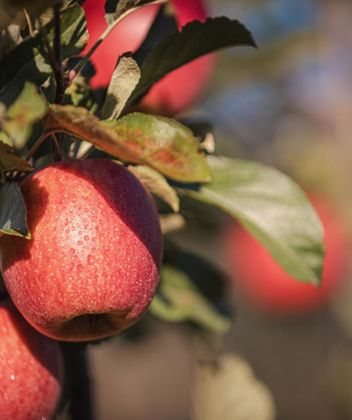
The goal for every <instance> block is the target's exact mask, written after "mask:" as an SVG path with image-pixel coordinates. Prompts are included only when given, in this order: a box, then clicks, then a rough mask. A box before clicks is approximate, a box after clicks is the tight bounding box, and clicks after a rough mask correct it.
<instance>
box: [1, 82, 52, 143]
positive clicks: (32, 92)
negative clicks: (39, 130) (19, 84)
mask: <svg viewBox="0 0 352 420" xmlns="http://www.w3.org/2000/svg"><path fill="white" fill-rule="evenodd" d="M47 109H48V106H47V103H46V101H45V99H44V98H43V96H42V95H41V94H40V93H39V92H38V90H37V87H36V86H35V85H33V84H32V83H29V82H26V83H25V85H24V88H23V90H22V92H21V93H20V95H19V96H18V98H17V99H16V101H15V102H14V103H13V104H12V105H11V106H10V107H9V108H8V109H7V110H6V112H5V115H4V117H3V118H1V123H2V128H3V130H4V131H5V132H6V133H7V134H8V135H9V137H10V138H11V139H12V140H13V141H14V143H15V144H16V145H20V147H23V145H24V143H25V142H26V141H27V140H28V138H29V137H30V135H31V134H32V126H33V124H34V123H36V122H37V121H39V120H40V119H41V118H42V117H43V116H44V115H45V113H46V111H47Z"/></svg>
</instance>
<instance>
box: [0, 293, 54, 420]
mask: <svg viewBox="0 0 352 420" xmlns="http://www.w3.org/2000/svg"><path fill="white" fill-rule="evenodd" d="M61 376H62V361H61V355H60V350H59V346H58V344H57V343H56V342H55V341H52V340H49V339H48V338H46V337H44V336H42V335H41V334H39V333H38V332H37V331H35V330H34V329H33V328H32V327H31V326H30V325H29V324H27V322H26V321H25V320H24V319H23V318H22V316H21V315H20V314H19V313H18V312H17V310H16V308H15V307H14V306H13V304H12V303H11V301H10V300H9V299H4V300H1V301H0V384H1V386H0V419H1V420H31V419H33V420H37V419H49V418H52V416H53V415H54V413H55V409H56V406H57V404H58V401H59V398H60V394H61Z"/></svg>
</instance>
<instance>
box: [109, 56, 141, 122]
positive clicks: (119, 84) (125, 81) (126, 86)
mask: <svg viewBox="0 0 352 420" xmlns="http://www.w3.org/2000/svg"><path fill="white" fill-rule="evenodd" d="M140 77H141V72H140V70H139V67H138V64H137V63H136V62H135V60H134V59H133V58H132V57H127V56H122V57H120V59H119V62H118V64H117V66H116V68H115V70H114V73H113V75H112V78H111V82H110V84H109V87H108V91H107V94H106V99H105V103H104V105H103V110H102V113H101V116H102V118H104V119H108V118H111V119H113V120H115V119H117V118H118V117H119V116H120V114H121V112H122V111H123V109H124V107H125V105H126V103H127V101H128V98H129V97H130V96H131V94H132V92H133V90H134V89H135V87H136V86H137V84H138V82H139V79H140Z"/></svg>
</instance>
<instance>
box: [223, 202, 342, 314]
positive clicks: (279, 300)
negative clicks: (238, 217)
mask: <svg viewBox="0 0 352 420" xmlns="http://www.w3.org/2000/svg"><path fill="white" fill-rule="evenodd" d="M311 200H312V204H313V206H314V207H315V209H316V211H317V213H318V215H319V217H320V219H321V222H322V225H323V227H324V231H325V244H326V257H325V262H324V268H323V280H322V285H321V286H320V287H316V286H314V285H312V284H307V283H302V282H300V281H297V280H295V279H294V278H293V277H291V276H290V275H289V274H287V273H286V272H285V271H284V270H283V269H282V268H281V267H280V266H279V265H278V264H277V263H276V262H275V261H274V259H273V257H272V256H271V255H270V254H269V252H268V251H267V250H266V249H265V248H264V247H263V246H262V245H261V244H260V243H259V242H258V241H257V240H256V239H254V237H252V236H251V235H250V234H249V233H247V231H245V230H244V229H242V228H240V227H239V226H238V225H232V226H231V227H230V228H229V230H228V231H227V232H226V233H225V240H224V243H225V259H226V262H227V265H228V267H229V268H230V272H231V274H230V276H231V280H232V281H233V284H234V285H235V287H236V290H238V293H239V294H240V295H241V296H242V298H243V299H244V300H245V301H247V303H249V304H250V305H251V306H252V307H253V308H256V309H259V310H262V311H263V312H266V313H268V314H272V315H275V314H279V315H283V314H287V315H298V314H303V313H307V312H310V311H313V310H315V309H317V308H319V307H321V306H323V305H324V304H326V303H327V302H328V301H329V300H330V299H331V298H332V297H333V296H334V294H335V292H336V289H337V288H338V286H339V285H340V284H341V282H342V280H343V275H344V273H345V269H346V264H347V260H348V245H347V239H346V237H345V234H344V228H343V226H342V223H340V221H339V219H338V216H337V215H336V214H335V212H334V210H333V208H332V206H331V205H329V203H328V202H327V201H326V200H324V199H323V198H321V197H316V196H315V197H313V198H311Z"/></svg>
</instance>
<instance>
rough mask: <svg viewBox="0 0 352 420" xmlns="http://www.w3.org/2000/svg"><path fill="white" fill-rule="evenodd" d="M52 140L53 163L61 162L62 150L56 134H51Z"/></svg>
mask: <svg viewBox="0 0 352 420" xmlns="http://www.w3.org/2000/svg"><path fill="white" fill-rule="evenodd" d="M51 137H52V139H53V142H52V144H53V149H54V160H55V162H60V161H62V160H63V156H62V150H61V147H60V142H59V139H58V134H53V135H52V136H51Z"/></svg>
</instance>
